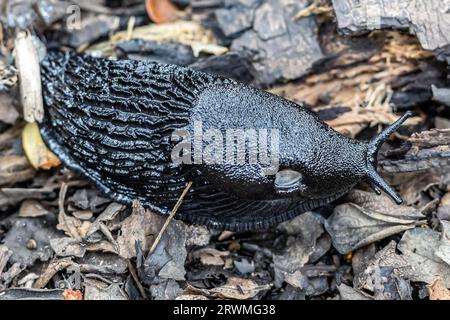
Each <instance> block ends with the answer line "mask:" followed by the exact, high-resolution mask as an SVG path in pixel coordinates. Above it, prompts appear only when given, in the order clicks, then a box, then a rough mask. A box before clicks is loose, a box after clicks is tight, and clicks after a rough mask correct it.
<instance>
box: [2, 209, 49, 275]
mask: <svg viewBox="0 0 450 320" xmlns="http://www.w3.org/2000/svg"><path fill="white" fill-rule="evenodd" d="M55 237H58V233H57V232H56V230H55V229H54V225H53V221H52V218H51V216H46V217H39V218H18V219H16V220H15V221H14V223H13V225H12V227H11V228H10V229H9V230H8V233H7V234H6V236H5V238H4V239H3V243H4V244H5V245H6V246H7V247H8V248H9V249H10V250H11V251H12V252H13V255H12V256H11V258H10V262H12V263H15V262H18V263H20V264H22V265H24V266H32V265H33V264H34V262H35V261H36V260H40V261H47V260H49V259H50V258H51V257H52V255H53V251H52V249H51V248H50V243H49V242H50V239H52V238H55ZM29 241H32V242H33V243H34V245H33V246H32V247H30V246H28V245H27V244H28V243H29Z"/></svg>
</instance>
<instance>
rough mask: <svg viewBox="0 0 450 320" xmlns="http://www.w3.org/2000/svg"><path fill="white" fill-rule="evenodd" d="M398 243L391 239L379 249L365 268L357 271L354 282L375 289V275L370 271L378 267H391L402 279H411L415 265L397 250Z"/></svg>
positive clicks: (359, 285)
mask: <svg viewBox="0 0 450 320" xmlns="http://www.w3.org/2000/svg"><path fill="white" fill-rule="evenodd" d="M396 246H397V244H396V243H395V241H391V242H390V243H389V244H388V245H386V246H385V247H384V248H383V249H381V250H380V251H378V252H377V253H376V254H375V255H374V256H373V257H372V259H370V261H369V262H368V263H367V265H366V266H365V268H364V270H363V271H361V272H359V273H357V274H356V277H355V279H354V284H355V286H356V287H358V288H364V289H366V290H369V291H372V292H374V291H375V288H374V283H373V281H372V280H373V276H371V275H370V273H371V272H372V271H373V270H375V269H376V268H378V270H379V269H380V268H391V269H392V271H393V273H394V274H395V275H396V276H398V277H399V278H401V279H405V280H409V279H411V277H412V274H413V273H414V269H413V267H412V266H411V265H410V263H409V262H408V260H407V259H406V258H405V257H403V256H402V255H400V254H398V253H397V252H396Z"/></svg>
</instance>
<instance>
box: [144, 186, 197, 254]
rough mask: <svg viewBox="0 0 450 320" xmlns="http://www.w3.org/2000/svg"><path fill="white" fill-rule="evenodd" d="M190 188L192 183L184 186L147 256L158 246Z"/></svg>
mask: <svg viewBox="0 0 450 320" xmlns="http://www.w3.org/2000/svg"><path fill="white" fill-rule="evenodd" d="M191 186H192V181H189V183H188V184H187V185H186V188H184V190H183V193H182V194H181V196H180V198H179V199H178V201H177V203H176V204H175V206H174V207H173V209H172V212H171V213H170V215H169V217H167V219H166V222H164V225H163V226H162V228H161V230H160V231H159V233H158V236H157V237H156V239H155V241H153V244H152V247H151V248H150V251H149V252H148V256H150V255H151V254H152V253H153V251H155V249H156V246H157V245H158V243H159V241H160V240H161V237H162V235H163V234H164V231H166V229H167V227H168V226H169V223H170V221H172V219H173V217H174V216H175V214H176V213H177V211H178V208H179V207H180V206H181V203H182V202H183V199H184V197H185V196H186V194H187V193H188V191H189V189H190V188H191Z"/></svg>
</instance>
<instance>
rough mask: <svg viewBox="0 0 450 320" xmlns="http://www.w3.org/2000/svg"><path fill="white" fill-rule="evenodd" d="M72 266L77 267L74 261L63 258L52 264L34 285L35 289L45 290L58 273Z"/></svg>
mask: <svg viewBox="0 0 450 320" xmlns="http://www.w3.org/2000/svg"><path fill="white" fill-rule="evenodd" d="M71 265H75V263H74V262H72V260H70V259H69V258H63V259H59V260H54V261H52V262H50V264H49V265H48V266H47V268H46V269H45V270H44V272H43V273H42V274H41V275H40V276H39V279H37V281H36V282H35V283H34V284H33V288H36V289H42V288H44V287H45V286H46V285H47V283H48V282H49V281H50V279H51V278H53V276H54V275H55V274H56V273H57V272H59V271H61V270H63V269H65V268H67V267H69V266H71Z"/></svg>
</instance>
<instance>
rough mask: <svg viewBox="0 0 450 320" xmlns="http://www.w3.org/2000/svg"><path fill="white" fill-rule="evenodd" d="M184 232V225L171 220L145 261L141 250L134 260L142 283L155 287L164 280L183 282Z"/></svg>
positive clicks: (184, 260) (184, 259) (184, 273)
mask: <svg viewBox="0 0 450 320" xmlns="http://www.w3.org/2000/svg"><path fill="white" fill-rule="evenodd" d="M186 257H187V251H186V231H185V226H184V223H182V222H181V221H177V220H173V221H171V222H170V224H169V225H168V227H167V229H166V231H165V232H164V234H163V235H162V237H161V239H160V241H159V242H158V245H157V246H156V248H155V250H154V251H153V252H151V253H150V254H149V255H148V256H147V257H146V258H145V259H144V256H143V252H142V250H140V253H139V254H138V256H137V258H136V260H137V261H138V263H137V269H138V274H139V278H140V279H141V281H142V283H145V284H150V285H157V284H158V283H160V282H161V281H165V279H173V280H177V281H181V280H185V275H186V270H185V267H184V264H185V262H186Z"/></svg>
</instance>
